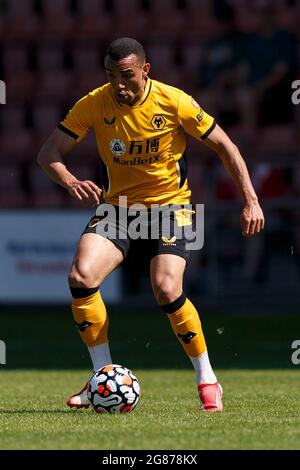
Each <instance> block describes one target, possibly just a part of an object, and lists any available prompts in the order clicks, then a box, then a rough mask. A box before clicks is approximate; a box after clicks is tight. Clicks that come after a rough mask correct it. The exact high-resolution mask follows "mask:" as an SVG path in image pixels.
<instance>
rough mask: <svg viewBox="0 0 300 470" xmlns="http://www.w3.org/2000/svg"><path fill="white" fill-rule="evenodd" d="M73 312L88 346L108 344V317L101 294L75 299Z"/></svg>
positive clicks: (96, 293) (80, 332) (82, 337)
mask: <svg viewBox="0 0 300 470" xmlns="http://www.w3.org/2000/svg"><path fill="white" fill-rule="evenodd" d="M72 312H73V316H74V320H75V322H76V326H77V328H78V330H79V334H80V336H81V339H82V341H83V342H84V343H85V344H86V345H87V346H96V345H98V344H103V343H107V342H108V337H107V331H108V316H107V312H106V308H105V305H104V302H103V300H102V298H101V295H100V292H99V291H97V292H95V293H94V294H92V295H89V296H88V297H83V298H73V301H72Z"/></svg>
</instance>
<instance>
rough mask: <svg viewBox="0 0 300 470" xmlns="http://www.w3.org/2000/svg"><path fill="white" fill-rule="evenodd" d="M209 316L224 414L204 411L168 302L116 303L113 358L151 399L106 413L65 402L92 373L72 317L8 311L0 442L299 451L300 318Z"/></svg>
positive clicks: (9, 445)
mask: <svg viewBox="0 0 300 470" xmlns="http://www.w3.org/2000/svg"><path fill="white" fill-rule="evenodd" d="M201 318H202V323H203V326H204V330H205V334H206V338H207V342H208V346H209V352H210V357H211V361H212V363H213V365H214V367H215V368H216V372H217V375H218V378H219V380H220V382H221V384H222V385H223V388H224V405H225V411H224V412H223V413H202V412H200V410H199V403H198V397H197V393H196V387H195V384H194V376H193V372H192V370H191V366H190V363H189V360H188V359H187V358H186V357H185V355H184V354H183V352H182V349H181V346H180V345H179V343H178V342H177V340H176V339H175V338H174V336H173V333H172V332H171V329H170V328H169V325H168V321H167V320H166V318H165V317H164V315H162V314H161V313H160V312H159V310H157V311H153V312H140V311H138V312H125V311H117V310H115V311H112V312H111V315H110V320H111V321H110V323H111V328H110V339H111V349H112V354H113V359H114V361H115V362H118V363H121V364H124V365H125V366H127V367H129V368H131V369H132V370H133V372H134V373H136V375H137V376H138V378H139V381H140V384H141V389H142V397H141V400H140V403H139V404H138V406H137V408H136V409H135V410H134V412H133V413H132V414H128V415H97V414H96V413H93V412H92V411H91V410H70V409H68V408H67V407H66V406H65V399H66V398H67V397H68V395H70V394H71V393H74V392H76V391H77V390H79V389H80V388H81V387H82V385H83V384H84V382H85V380H86V379H87V377H88V376H89V375H90V371H89V370H88V367H89V358H88V354H87V352H86V350H85V348H84V346H83V345H82V343H81V341H80V339H79V338H78V334H77V332H76V331H75V328H74V327H73V326H72V320H71V315H70V314H69V313H66V311H65V310H61V309H53V311H51V310H49V309H48V310H47V311H43V310H39V309H33V310H27V311H21V310H17V311H14V310H7V311H5V312H3V313H1V315H0V324H1V333H0V339H1V340H4V341H5V342H6V346H7V364H6V365H5V366H1V368H0V390H1V393H0V449H111V450H117V449H125V450H130V449H149V450H150V449H157V450H159V449H166V450H174V449H178V450H182V449H198V450H201V449H299V448H300V412H299V398H300V393H299V371H300V366H295V365H293V364H292V363H291V354H292V352H293V351H292V349H291V343H292V341H293V340H294V339H297V338H299V331H300V316H292V315H287V314H285V315H282V316H273V317H271V316H264V315H261V316H257V315H256V316H245V315H239V316H238V315H235V316H231V315H230V316H221V315H201Z"/></svg>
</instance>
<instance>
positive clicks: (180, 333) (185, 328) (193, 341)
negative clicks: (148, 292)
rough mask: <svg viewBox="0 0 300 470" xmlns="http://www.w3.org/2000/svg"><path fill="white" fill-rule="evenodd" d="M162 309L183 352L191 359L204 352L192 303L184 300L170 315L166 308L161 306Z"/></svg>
mask: <svg viewBox="0 0 300 470" xmlns="http://www.w3.org/2000/svg"><path fill="white" fill-rule="evenodd" d="M175 302H176V301H175ZM175 302H174V304H175ZM170 305H172V304H170ZM165 307H167V308H165ZM162 308H163V309H164V310H165V311H166V312H167V313H168V318H169V320H170V323H171V325H172V329H173V331H174V333H175V334H176V336H177V338H178V339H179V340H180V342H181V344H182V346H183V348H184V350H185V352H186V353H187V354H188V355H189V356H193V357H195V356H199V355H200V354H202V353H203V352H205V351H206V343H205V339H204V335H203V331H202V327H201V322H200V318H199V315H198V312H197V310H196V309H195V307H194V305H193V304H192V302H190V300H189V299H185V301H184V303H183V305H182V306H181V307H180V308H178V309H177V310H175V311H174V312H172V313H170V310H169V309H168V306H162ZM168 310H169V311H168Z"/></svg>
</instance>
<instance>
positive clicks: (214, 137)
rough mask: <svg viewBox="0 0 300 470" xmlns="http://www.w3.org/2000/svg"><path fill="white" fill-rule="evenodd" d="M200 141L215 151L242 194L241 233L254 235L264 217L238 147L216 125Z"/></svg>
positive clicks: (263, 222) (260, 227)
mask: <svg viewBox="0 0 300 470" xmlns="http://www.w3.org/2000/svg"><path fill="white" fill-rule="evenodd" d="M202 142H203V143H204V144H205V145H207V146H208V147H209V148H211V149H212V150H214V151H215V152H217V154H218V155H219V157H220V158H221V160H222V162H223V164H224V166H225V168H226V170H227V171H228V173H229V175H230V176H231V178H232V180H233V181H234V183H235V185H236V186H237V188H238V190H239V191H240V193H241V195H242V196H243V199H244V202H245V205H244V208H243V210H242V213H241V217H240V220H241V226H242V230H243V235H244V236H251V235H256V234H257V233H259V232H260V231H261V230H263V228H264V225H265V218H264V214H263V211H262V209H261V207H260V205H259V202H258V197H257V195H256V193H255V191H254V188H253V186H252V183H251V180H250V176H249V173H248V170H247V167H246V164H245V161H244V159H243V158H242V156H241V154H240V151H239V149H238V148H237V146H236V145H235V144H234V143H233V142H232V141H231V140H230V138H229V137H228V135H227V134H226V133H225V132H224V131H223V129H221V127H220V126H218V125H216V126H215V128H214V129H213V130H212V131H211V132H210V133H209V134H208V136H207V137H205V138H204V139H202Z"/></svg>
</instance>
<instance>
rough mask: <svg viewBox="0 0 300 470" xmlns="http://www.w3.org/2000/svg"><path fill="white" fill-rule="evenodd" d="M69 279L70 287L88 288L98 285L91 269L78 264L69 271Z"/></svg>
mask: <svg viewBox="0 0 300 470" xmlns="http://www.w3.org/2000/svg"><path fill="white" fill-rule="evenodd" d="M68 281H69V285H70V287H81V288H85V289H88V288H90V287H94V286H95V285H96V284H95V281H94V279H93V277H92V276H91V274H90V271H89V270H88V269H87V268H85V267H84V266H81V267H80V268H79V267H78V266H73V267H72V269H71V271H70V273H69V276H68Z"/></svg>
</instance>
